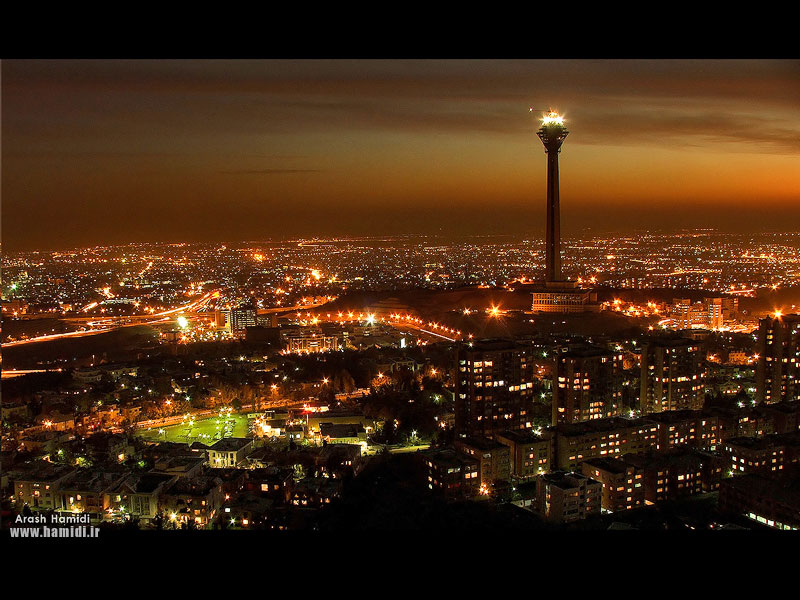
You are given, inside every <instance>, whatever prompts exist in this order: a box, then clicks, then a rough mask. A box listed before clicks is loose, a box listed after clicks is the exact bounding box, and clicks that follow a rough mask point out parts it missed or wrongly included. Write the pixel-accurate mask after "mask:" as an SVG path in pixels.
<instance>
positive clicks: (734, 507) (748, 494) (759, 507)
mask: <svg viewBox="0 0 800 600" xmlns="http://www.w3.org/2000/svg"><path fill="white" fill-rule="evenodd" d="M719 509H720V511H722V512H727V513H730V514H737V515H743V516H745V517H747V518H749V519H752V520H753V521H757V522H758V523H761V524H763V525H766V526H767V527H772V528H774V529H782V530H800V480H798V479H793V480H783V481H778V480H774V479H771V478H768V477H763V476H761V475H742V476H741V477H729V478H728V479H725V480H723V481H722V483H721V485H720V487H719Z"/></svg>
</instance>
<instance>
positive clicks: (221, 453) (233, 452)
mask: <svg viewBox="0 0 800 600" xmlns="http://www.w3.org/2000/svg"><path fill="white" fill-rule="evenodd" d="M252 450H253V440H251V439H248V438H223V439H221V440H219V441H217V442H215V443H214V444H213V445H212V446H210V447H209V448H208V450H207V451H206V452H207V453H208V464H209V466H210V467H213V468H215V469H218V468H225V467H235V466H237V465H238V464H239V463H241V462H243V461H244V459H245V458H246V457H247V455H248V454H249V453H250V452H251V451H252Z"/></svg>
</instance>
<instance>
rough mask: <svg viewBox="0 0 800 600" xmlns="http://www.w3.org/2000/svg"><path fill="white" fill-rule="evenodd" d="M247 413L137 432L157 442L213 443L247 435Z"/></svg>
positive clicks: (248, 432) (248, 430) (140, 435)
mask: <svg viewBox="0 0 800 600" xmlns="http://www.w3.org/2000/svg"><path fill="white" fill-rule="evenodd" d="M248 422H249V419H248V418H247V415H231V416H230V417H226V418H224V419H223V418H220V417H209V418H207V419H199V420H197V421H195V422H194V424H192V425H190V424H189V423H188V422H187V423H182V424H179V425H169V426H167V427H154V428H152V429H143V430H141V431H139V432H137V435H138V436H139V437H141V438H142V439H145V440H149V441H153V442H155V441H159V442H178V443H182V444H191V443H193V442H202V443H203V444H209V445H210V444H213V443H214V442H216V441H217V440H220V439H222V438H229V437H240V438H241V437H249V435H250V427H249V425H248Z"/></svg>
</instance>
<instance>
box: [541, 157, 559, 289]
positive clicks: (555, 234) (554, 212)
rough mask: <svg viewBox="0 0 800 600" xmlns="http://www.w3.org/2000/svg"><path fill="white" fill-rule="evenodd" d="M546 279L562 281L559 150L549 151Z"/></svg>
mask: <svg viewBox="0 0 800 600" xmlns="http://www.w3.org/2000/svg"><path fill="white" fill-rule="evenodd" d="M545 281H548V282H550V281H561V206H560V202H559V196H558V150H556V151H555V152H548V153H547V233H546V235H545Z"/></svg>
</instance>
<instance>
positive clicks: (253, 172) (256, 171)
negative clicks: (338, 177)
mask: <svg viewBox="0 0 800 600" xmlns="http://www.w3.org/2000/svg"><path fill="white" fill-rule="evenodd" d="M322 172H323V171H322V170H321V169H245V170H240V171H220V173H221V174H223V175H284V174H293V173H322Z"/></svg>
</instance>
